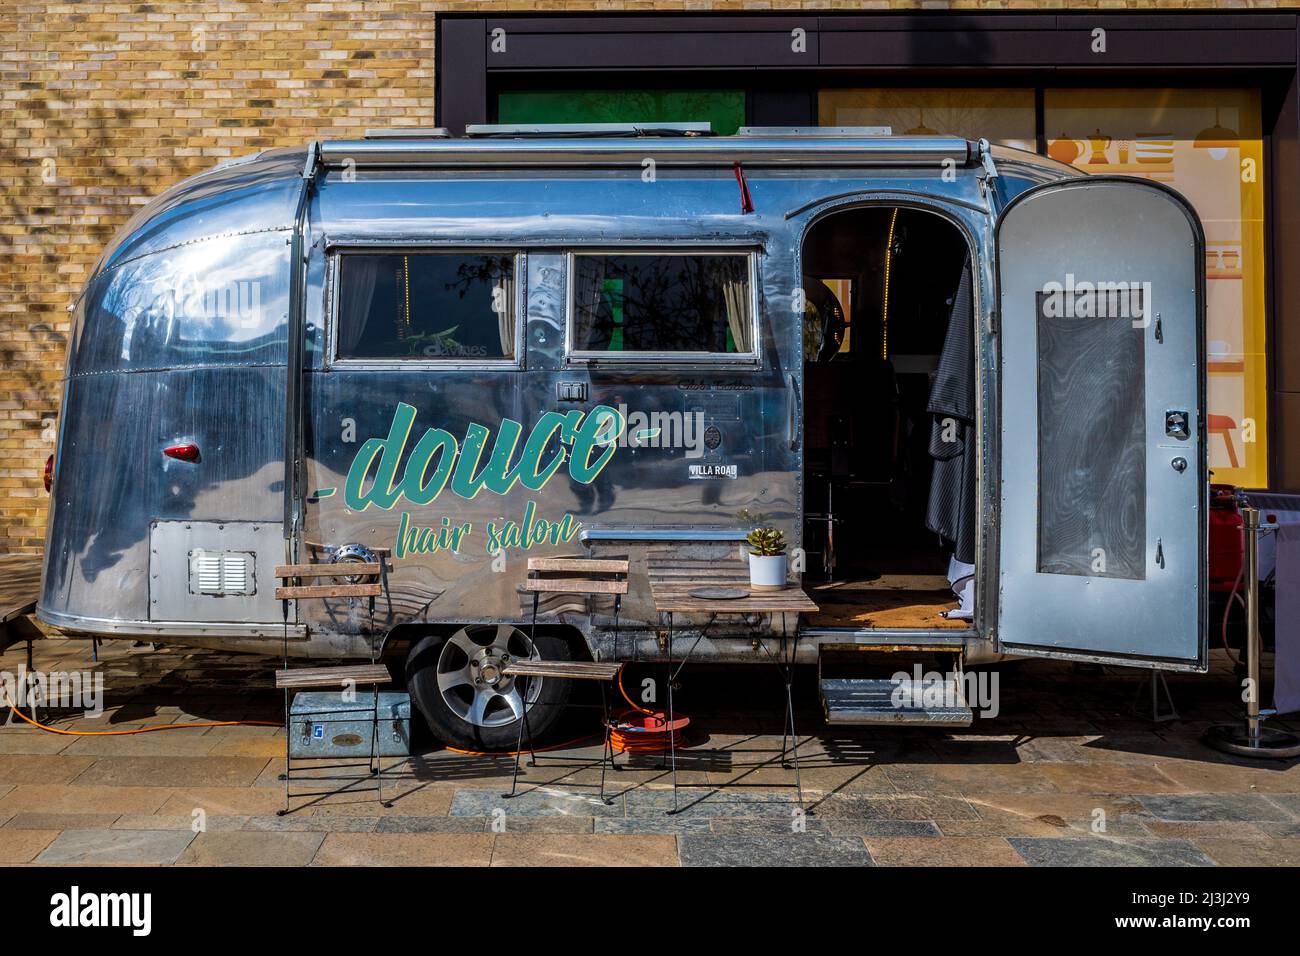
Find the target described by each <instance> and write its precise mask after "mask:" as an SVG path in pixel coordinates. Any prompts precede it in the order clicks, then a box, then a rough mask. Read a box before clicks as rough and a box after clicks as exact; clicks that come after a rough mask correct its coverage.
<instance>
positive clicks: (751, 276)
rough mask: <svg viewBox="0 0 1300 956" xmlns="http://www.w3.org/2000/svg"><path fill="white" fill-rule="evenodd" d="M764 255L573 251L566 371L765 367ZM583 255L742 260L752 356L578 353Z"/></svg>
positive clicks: (733, 249)
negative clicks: (761, 267)
mask: <svg viewBox="0 0 1300 956" xmlns="http://www.w3.org/2000/svg"><path fill="white" fill-rule="evenodd" d="M759 252H760V250H758V249H756V248H754V247H753V246H718V245H709V246H698V247H696V246H660V245H649V246H641V245H633V244H628V245H613V246H605V245H602V246H593V247H591V248H587V247H583V248H581V249H569V250H567V251H566V252H565V266H564V271H565V279H564V283H565V293H564V298H565V307H564V358H565V364H566V365H568V366H571V367H572V366H586V365H600V366H604V367H608V366H620V365H622V366H644V365H647V364H649V365H657V366H666V365H688V366H691V367H694V368H699V367H702V366H703V367H710V366H712V367H718V368H736V367H742V368H750V367H756V366H758V365H759V364H761V359H762V342H761V335H762V325H761V323H760V321H759V318H760V315H761V311H760V310H761V302H760V301H759V276H758V259H759ZM579 256H675V257H679V258H682V257H686V256H744V257H745V263H746V277H745V278H746V281H747V282H748V283H749V288H748V295H747V296H746V301H747V302H748V304H749V326H750V332H749V334H750V337H751V342H750V345H751V348H750V350H749V351H748V352H685V351H682V352H673V351H660V352H648V351H626V352H623V351H620V352H597V351H584V350H579V349H575V348H574V327H575V324H576V322H577V318H578V304H577V283H576V279H577V268H576V267H577V259H578V257H579Z"/></svg>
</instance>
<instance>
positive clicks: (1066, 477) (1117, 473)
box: [996, 177, 1208, 670]
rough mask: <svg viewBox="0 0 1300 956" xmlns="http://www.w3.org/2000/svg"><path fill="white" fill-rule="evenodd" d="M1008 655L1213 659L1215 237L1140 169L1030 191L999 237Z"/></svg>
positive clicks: (1001, 545)
mask: <svg viewBox="0 0 1300 956" xmlns="http://www.w3.org/2000/svg"><path fill="white" fill-rule="evenodd" d="M996 245H997V270H998V298H999V308H998V311H999V320H998V337H997V338H998V347H999V351H1000V375H999V378H1000V409H999V411H1000V422H999V433H1000V435H999V437H1000V442H999V447H1000V449H1001V452H1000V457H1001V487H1000V490H999V492H998V498H999V499H1000V500H999V504H998V517H999V519H1000V534H999V537H998V556H999V568H1000V580H999V593H998V610H997V632H996V635H997V641H998V646H999V648H1000V649H1001V650H1002V651H1004V652H1007V653H1013V654H1028V655H1037V656H1042V657H1066V658H1075V659H1084V660H1095V661H1104V662H1108V663H1119V664H1132V665H1138V666H1143V667H1158V668H1164V669H1170V670H1204V668H1205V663H1206V661H1205V654H1206V626H1205V620H1206V610H1205V608H1206V604H1205V598H1206V549H1205V514H1206V507H1207V502H1206V493H1207V488H1208V485H1207V472H1206V464H1205V452H1204V449H1205V415H1204V409H1205V387H1204V346H1203V343H1204V341H1205V321H1204V302H1205V283H1204V269H1203V266H1202V262H1203V247H1204V236H1203V234H1202V232H1201V227H1200V222H1199V221H1198V220H1197V218H1196V215H1195V213H1193V212H1192V210H1191V209H1190V208H1189V207H1188V205H1187V203H1186V202H1185V201H1184V200H1183V199H1182V198H1181V197H1180V196H1178V194H1176V193H1175V192H1173V191H1172V190H1170V189H1167V188H1165V187H1163V186H1159V185H1156V184H1153V183H1149V182H1146V181H1143V180H1137V179H1119V178H1091V177H1090V178H1086V179H1072V180H1066V181H1063V182H1058V183H1050V184H1047V185H1043V186H1039V187H1036V188H1033V189H1030V190H1028V191H1027V192H1025V193H1022V194H1021V195H1020V196H1018V197H1016V199H1015V200H1014V201H1012V202H1011V203H1010V204H1009V205H1008V206H1007V208H1006V209H1005V211H1003V213H1002V215H1001V218H1000V220H999V222H998V226H997V233H996Z"/></svg>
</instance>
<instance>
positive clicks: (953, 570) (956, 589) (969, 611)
mask: <svg viewBox="0 0 1300 956" xmlns="http://www.w3.org/2000/svg"><path fill="white" fill-rule="evenodd" d="M948 583H949V584H950V585H952V593H953V594H954V595H955V596H956V598H957V600H958V601H960V602H961V603H960V604H959V605H958V606H957V607H956V608H954V609H953V610H951V611H944V612H943V616H944V617H946V618H947V619H948V620H950V621H969V620H971V619H972V618H974V617H975V565H973V564H967V563H966V562H965V561H958V560H957V558H956V556H953V557H952V558H951V559H950V560H949V561H948Z"/></svg>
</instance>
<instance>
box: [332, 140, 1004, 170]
mask: <svg viewBox="0 0 1300 956" xmlns="http://www.w3.org/2000/svg"><path fill="white" fill-rule="evenodd" d="M320 156H321V161H322V163H323V164H324V165H325V166H326V167H329V168H335V169H337V168H344V167H347V168H352V169H384V168H389V169H396V168H421V167H424V168H444V167H461V168H470V167H479V168H493V167H501V166H538V167H584V166H591V167H598V166H637V167H640V166H643V165H644V164H645V161H646V160H647V159H651V160H654V162H655V163H656V164H661V165H666V166H690V167H717V168H731V167H732V166H733V164H735V163H743V164H745V165H746V166H749V167H756V166H850V167H873V166H879V167H917V168H935V167H945V166H951V165H953V164H955V165H958V166H966V165H968V164H970V163H972V162H979V152H978V149H977V147H976V145H975V144H973V143H971V142H969V141H967V140H965V139H961V138H959V137H953V136H856V137H843V138H840V137H826V136H818V137H809V138H807V139H802V138H795V137H772V138H762V137H753V136H736V137H723V136H719V137H712V138H708V137H682V138H680V139H676V138H673V139H660V138H653V139H647V138H633V139H474V140H468V139H389V140H374V139H371V140H339V141H336V142H324V143H321V144H320Z"/></svg>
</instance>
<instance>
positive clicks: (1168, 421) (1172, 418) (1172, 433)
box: [1165, 411, 1192, 441]
mask: <svg viewBox="0 0 1300 956" xmlns="http://www.w3.org/2000/svg"><path fill="white" fill-rule="evenodd" d="M1191 418H1192V416H1191V415H1190V414H1189V413H1188V412H1185V411H1168V412H1165V434H1166V435H1168V436H1169V437H1170V438H1177V439H1178V440H1179V441H1186V440H1187V439H1188V438H1190V437H1191V436H1192V422H1191Z"/></svg>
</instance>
